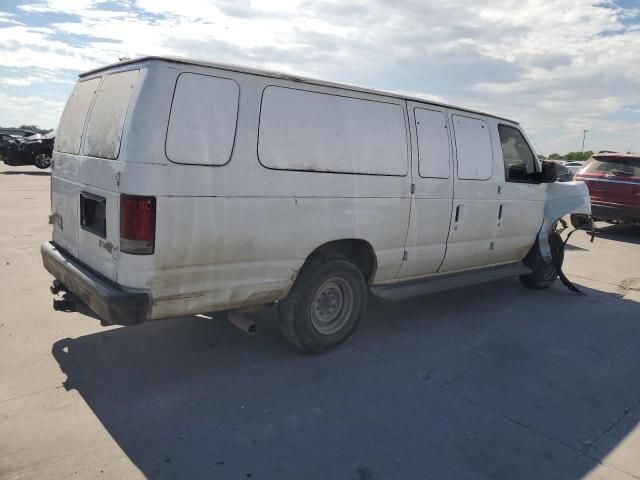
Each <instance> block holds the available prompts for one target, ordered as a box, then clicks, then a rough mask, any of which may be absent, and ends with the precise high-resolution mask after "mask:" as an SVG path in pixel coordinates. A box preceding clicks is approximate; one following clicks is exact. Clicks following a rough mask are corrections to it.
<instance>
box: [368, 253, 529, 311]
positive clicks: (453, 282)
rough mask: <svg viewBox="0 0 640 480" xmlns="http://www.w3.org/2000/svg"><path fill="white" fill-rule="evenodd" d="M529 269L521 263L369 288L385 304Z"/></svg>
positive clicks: (524, 273) (521, 273) (518, 273)
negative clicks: (385, 302)
mask: <svg viewBox="0 0 640 480" xmlns="http://www.w3.org/2000/svg"><path fill="white" fill-rule="evenodd" d="M529 273H531V269H530V268H529V267H527V266H526V265H525V264H523V263H522V262H518V263H510V264H508V265H500V266H497V267H490V268H483V269H478V270H473V271H470V272H460V273H452V274H448V275H442V276H438V277H429V278H425V279H421V280H415V281H411V282H403V283H396V284H392V285H380V286H377V287H370V288H369V290H370V291H371V293H372V294H373V295H375V296H376V297H378V298H380V299H381V300H385V301H387V302H398V301H402V300H409V299H412V298H417V297H422V296H423V295H430V294H432V293H438V292H444V291H445V290H451V289H452V288H460V287H467V286H469V285H476V284H478V283H485V282H492V281H494V280H499V279H501V278H506V277H514V276H519V275H527V274H529Z"/></svg>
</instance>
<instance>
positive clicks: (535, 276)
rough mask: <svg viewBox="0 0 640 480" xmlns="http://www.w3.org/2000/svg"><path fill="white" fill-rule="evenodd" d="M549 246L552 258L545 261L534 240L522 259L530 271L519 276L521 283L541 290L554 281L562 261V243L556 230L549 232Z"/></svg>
mask: <svg viewBox="0 0 640 480" xmlns="http://www.w3.org/2000/svg"><path fill="white" fill-rule="evenodd" d="M549 248H550V249H551V258H552V260H551V261H550V262H547V261H546V260H545V259H544V257H543V256H542V252H540V243H539V241H538V240H536V243H535V244H534V245H533V247H531V251H530V252H529V253H528V254H527V256H526V257H525V259H524V264H525V265H526V266H527V267H529V268H530V269H531V273H529V274H527V275H521V276H520V282H521V283H522V285H524V286H525V287H527V288H532V289H535V290H542V289H545V288H549V287H550V286H551V285H553V282H555V281H556V278H558V274H559V273H560V269H561V268H562V263H563V262H564V245H563V242H562V237H561V236H560V235H559V234H558V232H555V231H553V232H551V233H550V234H549Z"/></svg>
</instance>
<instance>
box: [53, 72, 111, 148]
mask: <svg viewBox="0 0 640 480" xmlns="http://www.w3.org/2000/svg"><path fill="white" fill-rule="evenodd" d="M99 84H100V78H92V79H91V80H86V81H84V82H78V83H77V84H76V87H75V88H74V89H73V93H71V97H69V100H68V101H67V105H66V107H64V112H62V118H61V119H60V126H59V127H58V131H59V133H58V137H57V138H56V148H55V149H56V151H58V152H62V153H72V154H73V155H77V154H78V153H80V143H81V141H82V129H83V128H84V122H85V120H86V119H87V112H88V111H89V107H90V106H91V100H92V99H93V95H94V94H95V92H96V89H97V88H98V85H99Z"/></svg>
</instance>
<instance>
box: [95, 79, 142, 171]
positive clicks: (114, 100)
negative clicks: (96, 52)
mask: <svg viewBox="0 0 640 480" xmlns="http://www.w3.org/2000/svg"><path fill="white" fill-rule="evenodd" d="M139 74H140V71H139V70H128V71H126V72H120V73H114V74H112V75H107V76H106V77H105V78H104V80H103V81H102V85H100V89H99V90H98V93H97V94H96V100H95V102H94V104H93V108H92V109H91V116H90V117H89V124H88V125H87V138H86V140H85V142H84V154H85V155H88V156H90V157H99V158H108V159H111V160H114V159H116V158H118V155H119V154H120V140H121V139H122V129H123V127H124V120H125V118H126V116H127V110H129V102H130V101H131V96H132V95H133V89H134V88H135V86H136V83H137V81H138V76H139Z"/></svg>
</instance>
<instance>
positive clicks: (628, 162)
mask: <svg viewBox="0 0 640 480" xmlns="http://www.w3.org/2000/svg"><path fill="white" fill-rule="evenodd" d="M574 180H581V181H583V182H584V183H586V184H587V187H588V188H589V196H590V197H591V214H592V215H593V219H594V220H596V221H598V220H603V221H607V222H612V223H617V222H624V223H633V222H640V154H637V153H635V154H634V153H612V152H606V153H604V152H603V153H596V154H595V155H593V157H591V158H590V159H589V160H587V162H586V163H585V164H584V167H583V168H582V170H580V171H579V172H578V173H576V175H575V177H574ZM585 220H586V219H584V218H582V217H581V216H579V215H577V216H574V215H572V216H571V223H572V224H573V225H574V226H578V225H582V224H583V223H585Z"/></svg>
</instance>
